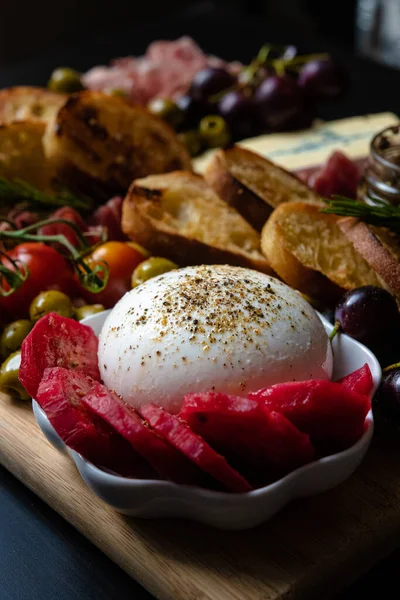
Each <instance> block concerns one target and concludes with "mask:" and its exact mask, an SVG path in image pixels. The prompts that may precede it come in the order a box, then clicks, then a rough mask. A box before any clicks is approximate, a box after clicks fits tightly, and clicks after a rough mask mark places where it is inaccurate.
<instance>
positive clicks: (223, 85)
mask: <svg viewBox="0 0 400 600" xmlns="http://www.w3.org/2000/svg"><path fill="white" fill-rule="evenodd" d="M235 81H236V79H235V77H234V76H233V75H232V74H231V73H229V72H228V71H226V70H225V69H222V68H221V67H207V68H206V69H202V70H201V71H198V73H196V75H195V76H194V78H193V80H192V84H191V86H190V95H191V96H193V98H195V99H196V100H207V99H208V98H209V96H213V95H214V94H218V93H219V92H222V90H225V89H227V88H229V87H231V86H232V85H233V84H234V83H235Z"/></svg>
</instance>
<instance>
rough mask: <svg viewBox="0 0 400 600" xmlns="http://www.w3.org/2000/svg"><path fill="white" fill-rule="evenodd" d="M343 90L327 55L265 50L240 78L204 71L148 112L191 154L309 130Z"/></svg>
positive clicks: (288, 48)
mask: <svg viewBox="0 0 400 600" xmlns="http://www.w3.org/2000/svg"><path fill="white" fill-rule="evenodd" d="M345 86H346V77H345V75H344V72H343V71H342V69H341V68H340V67H339V66H338V65H336V64H335V63H334V62H333V61H332V60H331V59H330V58H329V56H327V55H306V56H301V55H299V54H298V51H297V48H295V47H294V46H286V47H283V48H281V49H279V51H277V50H276V49H273V48H272V47H270V46H264V47H263V48H262V49H261V51H260V53H259V55H258V57H257V58H256V59H254V60H253V61H252V63H250V65H247V66H245V67H243V68H242V69H241V70H240V71H239V73H237V74H233V73H231V72H229V71H228V70H227V69H225V68H222V67H208V68H205V69H203V70H201V71H199V72H198V73H197V74H196V75H195V77H194V79H193V80H192V83H191V86H190V89H189V91H188V93H187V94H185V95H183V96H181V97H180V98H179V99H178V100H177V101H176V102H173V101H172V100H170V99H157V100H154V101H152V102H151V103H150V104H149V109H150V110H151V111H152V112H154V113H155V114H157V115H158V116H160V117H162V118H164V119H165V120H166V121H167V122H169V123H170V125H171V126H172V127H174V128H175V129H176V130H177V131H178V132H179V133H180V135H181V137H182V139H183V141H185V142H186V143H187V145H188V147H189V150H190V151H191V153H192V154H193V155H195V154H198V153H199V152H200V151H201V150H203V149H204V148H206V147H216V146H224V145H227V144H229V143H230V142H234V141H238V140H240V139H243V138H246V137H250V136H253V135H258V134H260V133H263V132H276V131H287V130H294V129H300V128H305V127H309V126H310V124H311V122H312V119H313V118H314V117H315V115H316V105H317V104H318V103H322V102H326V101H330V100H333V99H335V98H337V97H339V96H340V95H341V94H342V92H343V91H344V89H345ZM217 117H218V118H217ZM205 132H206V133H205Z"/></svg>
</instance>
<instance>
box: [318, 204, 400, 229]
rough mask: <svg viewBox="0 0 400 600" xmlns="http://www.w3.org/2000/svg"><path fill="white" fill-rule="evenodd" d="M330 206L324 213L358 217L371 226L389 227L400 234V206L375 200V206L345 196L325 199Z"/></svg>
mask: <svg viewBox="0 0 400 600" xmlns="http://www.w3.org/2000/svg"><path fill="white" fill-rule="evenodd" d="M323 200H324V202H326V204H327V205H328V206H327V208H324V209H323V210H322V212H323V213H328V214H333V215H340V216H343V217H356V218H357V219H360V220H361V221H364V223H368V224H369V225H376V226H378V227H387V228H388V229H391V230H392V231H395V232H396V233H400V206H396V205H394V204H387V203H386V202H382V201H381V200H378V199H376V200H375V199H374V202H375V203H374V204H365V203H364V202H359V201H358V200H352V199H351V198H346V197H345V196H333V197H332V198H331V199H327V198H323Z"/></svg>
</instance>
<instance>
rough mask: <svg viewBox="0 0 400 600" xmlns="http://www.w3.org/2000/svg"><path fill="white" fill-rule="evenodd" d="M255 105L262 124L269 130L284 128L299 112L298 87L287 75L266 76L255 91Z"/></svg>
mask: <svg viewBox="0 0 400 600" xmlns="http://www.w3.org/2000/svg"><path fill="white" fill-rule="evenodd" d="M255 105H256V107H257V113H258V116H259V118H260V120H261V122H262V123H263V125H264V126H265V127H266V128H267V129H270V130H280V129H285V128H286V127H287V126H288V124H289V123H290V122H291V120H292V119H294V117H295V116H296V115H298V114H299V113H300V112H301V108H302V97H301V93H300V90H299V87H298V85H297V83H296V81H295V80H294V79H292V78H291V77H289V76H286V75H284V76H278V75H275V76H273V77H268V78H267V79H265V81H263V82H262V83H261V85H260V87H259V88H258V90H257V91H256V93H255Z"/></svg>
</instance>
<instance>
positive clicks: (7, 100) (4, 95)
mask: <svg viewBox="0 0 400 600" xmlns="http://www.w3.org/2000/svg"><path fill="white" fill-rule="evenodd" d="M67 97H68V96H67V95H66V94H56V93H55V92H50V91H49V90H46V89H45V88H40V87H31V86H18V87H11V88H6V89H3V90H0V123H11V122H13V121H39V122H40V123H47V122H48V121H50V120H51V118H52V117H53V116H54V114H55V113H56V112H58V110H59V109H60V108H61V106H62V105H63V104H64V103H65V101H66V99H67Z"/></svg>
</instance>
